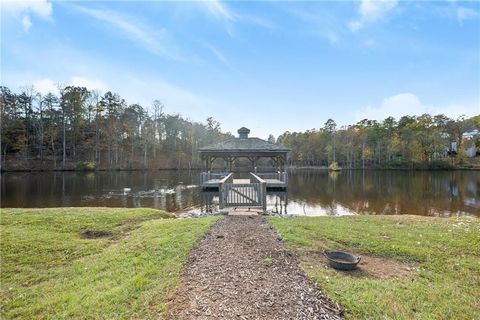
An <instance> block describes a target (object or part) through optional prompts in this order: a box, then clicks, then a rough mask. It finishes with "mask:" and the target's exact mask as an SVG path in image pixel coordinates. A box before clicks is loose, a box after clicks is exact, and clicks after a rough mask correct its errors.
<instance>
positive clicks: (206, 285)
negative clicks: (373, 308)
mask: <svg viewBox="0 0 480 320" xmlns="http://www.w3.org/2000/svg"><path fill="white" fill-rule="evenodd" d="M182 279H183V280H182V284H181V285H180V287H179V289H178V290H177V292H175V294H174V295H173V296H172V297H173V298H172V300H171V301H170V302H169V310H170V313H169V319H342V317H341V316H340V315H339V314H340V312H339V310H338V308H337V307H336V306H335V305H334V304H332V303H331V302H330V301H329V300H328V299H326V298H325V296H324V295H323V294H322V292H321V291H320V290H319V288H318V287H317V286H315V285H314V284H313V283H311V282H310V281H308V279H307V278H306V276H305V274H304V273H303V271H302V270H301V269H300V267H299V266H298V261H297V259H296V258H295V256H294V255H293V254H291V253H290V251H288V250H287V249H286V248H285V246H284V244H283V242H282V241H281V240H280V239H279V238H278V236H277V234H276V233H275V231H274V230H273V229H272V228H270V226H269V225H268V223H267V222H266V221H265V220H264V219H263V218H262V217H245V216H227V217H225V219H221V220H219V221H218V222H217V223H216V224H215V225H214V226H213V227H212V228H211V229H210V230H209V231H208V233H207V234H206V236H205V237H204V238H203V239H202V240H201V241H200V242H199V244H198V245H197V247H196V248H195V249H194V250H193V251H192V252H191V254H190V257H189V260H188V261H187V264H186V267H185V269H184V271H183V278H182Z"/></svg>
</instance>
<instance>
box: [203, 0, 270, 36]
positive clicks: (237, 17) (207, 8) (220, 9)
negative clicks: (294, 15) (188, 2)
mask: <svg viewBox="0 0 480 320" xmlns="http://www.w3.org/2000/svg"><path fill="white" fill-rule="evenodd" d="M198 4H199V5H200V8H201V9H202V10H203V11H204V12H206V13H207V14H208V15H210V16H212V17H214V18H215V19H219V20H221V21H222V22H224V24H225V30H226V31H227V33H228V34H229V35H230V36H231V37H233V35H234V28H233V26H234V24H235V23H246V24H250V25H255V26H258V27H261V28H265V29H268V30H270V31H272V30H274V29H276V26H275V25H274V24H273V23H272V22H271V21H269V20H267V19H264V18H261V17H258V16H253V15H246V14H239V13H237V12H234V11H233V10H232V9H231V8H230V7H228V6H227V5H226V4H224V3H222V2H221V1H220V0H210V1H199V2H198Z"/></svg>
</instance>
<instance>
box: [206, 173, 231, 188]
mask: <svg viewBox="0 0 480 320" xmlns="http://www.w3.org/2000/svg"><path fill="white" fill-rule="evenodd" d="M227 175H228V173H227V172H211V171H207V172H200V185H201V186H203V185H204V184H205V183H207V182H208V181H210V180H212V179H222V178H224V177H226V176H227Z"/></svg>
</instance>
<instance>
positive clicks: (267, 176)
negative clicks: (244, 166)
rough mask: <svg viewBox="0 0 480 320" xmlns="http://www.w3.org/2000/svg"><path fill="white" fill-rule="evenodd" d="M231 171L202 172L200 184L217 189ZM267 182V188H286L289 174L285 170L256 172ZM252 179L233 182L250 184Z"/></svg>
mask: <svg viewBox="0 0 480 320" xmlns="http://www.w3.org/2000/svg"><path fill="white" fill-rule="evenodd" d="M228 174H229V173H208V172H202V173H201V176H200V185H201V187H202V188H203V189H210V190H217V189H218V188H219V187H220V183H221V180H223V178H225V177H226V176H227V175H228ZM255 174H256V175H257V176H259V177H260V178H262V179H263V180H264V181H265V182H266V187H267V189H286V188H287V183H288V180H287V174H286V173H285V172H268V173H255ZM250 182H251V179H233V184H248V183H250Z"/></svg>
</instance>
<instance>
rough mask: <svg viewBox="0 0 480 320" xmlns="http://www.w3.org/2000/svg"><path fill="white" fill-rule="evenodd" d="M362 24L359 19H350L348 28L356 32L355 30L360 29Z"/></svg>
mask: <svg viewBox="0 0 480 320" xmlns="http://www.w3.org/2000/svg"><path fill="white" fill-rule="evenodd" d="M362 26H363V24H362V23H361V22H360V21H350V22H349V23H348V28H349V29H350V30H351V31H352V32H356V31H358V30H360V29H361V28H362Z"/></svg>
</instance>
